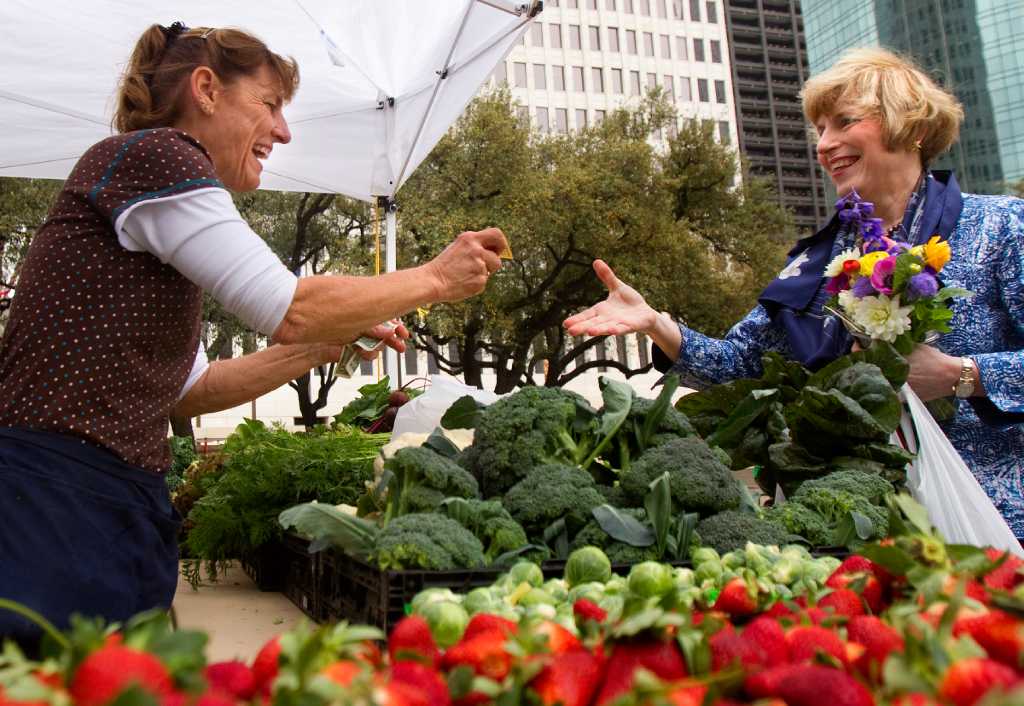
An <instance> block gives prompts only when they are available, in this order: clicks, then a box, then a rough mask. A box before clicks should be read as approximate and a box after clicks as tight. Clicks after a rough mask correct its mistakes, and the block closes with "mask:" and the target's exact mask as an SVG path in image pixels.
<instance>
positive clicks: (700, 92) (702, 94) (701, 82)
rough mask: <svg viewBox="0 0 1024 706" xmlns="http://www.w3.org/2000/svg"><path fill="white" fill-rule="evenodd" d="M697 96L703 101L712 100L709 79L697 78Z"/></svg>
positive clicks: (708, 101)
mask: <svg viewBox="0 0 1024 706" xmlns="http://www.w3.org/2000/svg"><path fill="white" fill-rule="evenodd" d="M697 98H698V100H700V102H701V103H710V102H711V96H710V95H708V80H707V79H706V78H699V79H697Z"/></svg>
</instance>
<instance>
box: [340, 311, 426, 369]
mask: <svg viewBox="0 0 1024 706" xmlns="http://www.w3.org/2000/svg"><path fill="white" fill-rule="evenodd" d="M408 338H409V331H408V329H406V328H405V326H404V325H403V324H402V322H401V321H399V320H398V319H392V320H391V321H386V322H384V323H382V324H378V325H376V326H374V327H373V328H372V329H370V330H369V331H367V332H366V333H365V334H363V335H362V336H360V337H359V338H357V339H356V340H355V341H353V342H352V343H349V344H347V345H346V346H345V347H344V348H342V349H341V357H340V358H339V359H338V364H337V365H336V366H335V368H334V376H335V377H340V378H350V377H352V376H353V375H355V372H356V370H358V369H359V364H360V363H361V362H362V361H363V360H373V359H374V358H376V357H377V355H378V354H379V353H380V351H382V350H383V349H384V347H385V346H388V347H391V348H394V349H395V350H396V351H398V352H399V353H401V352H403V351H405V341H406V340H407V339H408Z"/></svg>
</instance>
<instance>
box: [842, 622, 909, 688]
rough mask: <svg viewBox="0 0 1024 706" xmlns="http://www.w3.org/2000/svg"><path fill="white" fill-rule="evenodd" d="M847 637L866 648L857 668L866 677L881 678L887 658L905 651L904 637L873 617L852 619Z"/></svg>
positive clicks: (857, 662) (848, 625) (856, 664)
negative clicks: (894, 653)
mask: <svg viewBox="0 0 1024 706" xmlns="http://www.w3.org/2000/svg"><path fill="white" fill-rule="evenodd" d="M846 635H847V637H848V638H849V639H850V640H851V641H852V642H854V643H856V644H858V645H863V646H864V654H862V655H861V656H860V658H859V659H857V660H856V662H855V666H856V668H857V670H858V671H859V672H860V673H861V674H863V675H864V676H866V677H871V678H879V677H880V676H881V674H882V671H881V670H882V665H883V664H884V663H885V660H886V658H887V657H888V656H889V655H890V654H892V653H893V652H900V651H902V650H903V637H902V636H901V635H900V634H899V632H897V631H896V630H895V629H894V628H892V627H891V626H889V625H886V624H885V623H883V622H882V621H881V620H879V619H878V618H876V617H875V616H873V615H858V616H856V617H853V618H850V622H849V623H847V625H846Z"/></svg>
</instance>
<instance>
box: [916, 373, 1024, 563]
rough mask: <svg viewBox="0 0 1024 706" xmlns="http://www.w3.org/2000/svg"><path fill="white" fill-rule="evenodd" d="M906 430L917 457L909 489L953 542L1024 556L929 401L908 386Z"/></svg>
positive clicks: (1015, 539)
mask: <svg viewBox="0 0 1024 706" xmlns="http://www.w3.org/2000/svg"><path fill="white" fill-rule="evenodd" d="M900 397H901V398H902V399H903V401H904V403H905V405H904V411H903V418H902V419H901V420H900V428H901V429H902V431H903V435H904V438H905V439H906V445H907V450H908V451H910V452H911V453H916V454H917V458H915V459H914V461H913V463H911V464H910V466H909V467H908V469H907V489H908V490H910V493H911V495H913V496H914V499H915V500H917V501H918V502H919V503H921V504H922V505H924V506H925V508H926V509H927V510H928V517H929V518H930V519H931V521H932V524H933V525H935V527H936V529H938V530H939V532H940V533H941V534H942V536H943V537H944V538H945V539H946V541H947V542H952V543H954V544H973V545H975V546H979V547H986V546H989V547H995V548H996V549H1000V550H1009V551H1011V552H1013V553H1014V554H1016V555H1018V556H1024V550H1022V548H1021V546H1020V543H1019V542H1018V541H1017V538H1016V537H1014V535H1013V532H1012V531H1011V530H1010V527H1009V526H1008V525H1007V524H1006V521H1005V520H1004V519H1003V517H1002V515H1000V514H999V511H998V510H996V508H995V505H993V504H992V501H991V500H989V497H988V495H987V494H986V493H985V490H984V489H983V488H982V487H981V484H979V483H978V480H977V479H976V478H975V477H974V474H973V473H971V470H970V469H969V468H968V467H967V464H965V463H964V461H963V459H962V458H960V454H959V453H957V451H956V449H955V448H953V445H952V444H951V443H949V439H947V438H946V435H945V434H944V433H942V429H941V428H940V427H939V425H938V424H936V423H935V419H934V418H933V417H932V415H931V413H930V412H929V411H928V408H927V407H925V405H924V402H922V401H921V399H920V398H919V397H918V396H917V394H915V393H914V391H913V390H911V389H910V386H909V385H904V386H903V389H902V390H900Z"/></svg>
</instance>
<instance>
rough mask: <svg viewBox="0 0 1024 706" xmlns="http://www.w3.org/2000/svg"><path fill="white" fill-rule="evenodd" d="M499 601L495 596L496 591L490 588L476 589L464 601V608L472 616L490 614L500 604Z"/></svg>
mask: <svg viewBox="0 0 1024 706" xmlns="http://www.w3.org/2000/svg"><path fill="white" fill-rule="evenodd" d="M498 600H499V599H498V598H497V597H496V596H495V595H494V591H493V590H491V588H490V587H489V586H485V587H483V588H474V589H473V590H472V591H470V592H469V593H467V594H466V597H465V599H463V601H462V607H463V608H465V609H466V612H467V613H469V614H470V615H475V614H477V613H490V612H491V611H492V610H494V608H495V607H496V605H497V604H498Z"/></svg>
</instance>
